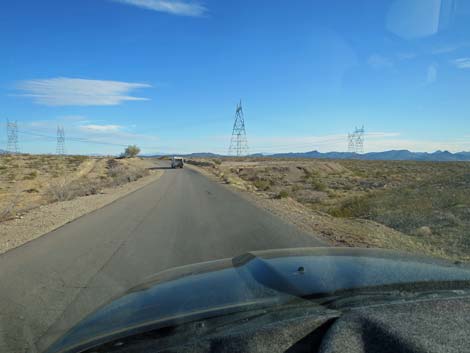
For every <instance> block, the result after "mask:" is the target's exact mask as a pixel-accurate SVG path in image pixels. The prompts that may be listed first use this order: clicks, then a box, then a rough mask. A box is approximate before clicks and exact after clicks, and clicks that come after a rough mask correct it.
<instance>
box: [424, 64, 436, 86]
mask: <svg viewBox="0 0 470 353" xmlns="http://www.w3.org/2000/svg"><path fill="white" fill-rule="evenodd" d="M436 80H437V64H431V65H429V66H428V73H427V77H426V83H427V84H431V83H433V82H435V81H436Z"/></svg>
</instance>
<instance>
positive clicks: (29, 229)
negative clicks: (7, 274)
mask: <svg viewBox="0 0 470 353" xmlns="http://www.w3.org/2000/svg"><path fill="white" fill-rule="evenodd" d="M105 163H106V161H104V160H98V161H97V160H93V161H86V162H85V165H84V166H83V168H78V169H77V171H79V173H80V175H79V176H78V177H77V178H83V175H84V173H85V174H87V175H88V174H90V173H92V171H93V170H96V166H97V165H100V166H101V165H102V164H105ZM123 163H125V164H132V167H134V168H137V167H138V168H142V169H145V170H146V173H145V174H146V175H145V176H143V177H140V178H138V179H137V180H134V181H130V182H129V181H127V182H122V183H121V182H120V183H117V184H116V186H109V187H104V188H100V189H99V190H94V192H93V193H92V194H86V195H85V196H78V197H74V198H73V199H71V200H65V201H58V202H52V203H43V204H39V205H37V206H36V207H35V208H32V209H29V210H27V211H25V212H22V213H20V214H17V215H16V216H15V217H14V218H13V219H9V220H6V221H3V222H0V254H1V253H4V252H6V251H8V250H11V249H13V248H16V247H18V246H20V245H23V244H25V243H27V242H29V241H31V240H33V239H36V238H38V237H40V236H42V235H44V234H46V233H49V232H51V231H52V230H54V229H57V228H59V227H61V226H63V225H64V224H66V223H69V222H71V221H73V220H74V219H77V218H78V217H81V216H83V215H85V214H87V213H90V212H92V211H94V210H96V209H99V208H101V207H103V206H106V205H108V204H110V203H111V202H114V201H116V200H118V199H119V198H121V197H123V196H125V195H127V194H129V193H131V192H134V191H136V190H138V189H140V188H142V187H143V186H145V185H147V184H149V183H152V182H154V181H156V180H157V179H158V178H160V176H161V175H162V174H163V172H162V171H159V170H151V169H149V168H151V167H152V166H153V163H152V162H151V161H147V160H139V161H132V162H128V161H125V162H123ZM83 171H85V172H83ZM77 178H73V179H70V180H76V179H77ZM93 180H94V179H93ZM90 183H92V182H91V181H90Z"/></svg>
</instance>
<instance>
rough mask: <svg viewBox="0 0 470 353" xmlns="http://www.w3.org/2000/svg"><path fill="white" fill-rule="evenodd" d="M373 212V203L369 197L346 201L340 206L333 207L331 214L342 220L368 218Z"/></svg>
mask: <svg viewBox="0 0 470 353" xmlns="http://www.w3.org/2000/svg"><path fill="white" fill-rule="evenodd" d="M370 211H371V203H370V200H369V197H368V196H362V197H353V198H350V199H348V200H346V201H344V202H343V203H342V204H341V205H340V206H338V207H333V208H331V209H330V210H329V213H330V214H331V215H332V216H334V217H342V218H352V217H354V218H367V217H368V216H369V214H370Z"/></svg>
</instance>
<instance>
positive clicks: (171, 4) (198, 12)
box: [112, 0, 207, 17]
mask: <svg viewBox="0 0 470 353" xmlns="http://www.w3.org/2000/svg"><path fill="white" fill-rule="evenodd" d="M112 1H114V2H120V3H123V4H128V5H133V6H137V7H141V8H144V9H147V10H153V11H159V12H166V13H170V14H172V15H179V16H193V17H199V16H203V15H204V14H205V13H206V12H207V9H206V8H205V7H204V6H203V5H201V4H200V3H197V2H189V1H183V0H112Z"/></svg>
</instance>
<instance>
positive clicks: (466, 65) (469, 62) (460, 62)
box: [451, 58, 470, 69]
mask: <svg viewBox="0 0 470 353" xmlns="http://www.w3.org/2000/svg"><path fill="white" fill-rule="evenodd" d="M451 63H452V64H454V65H455V66H456V67H457V68H459V69H470V58H460V59H455V60H452V61H451Z"/></svg>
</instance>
